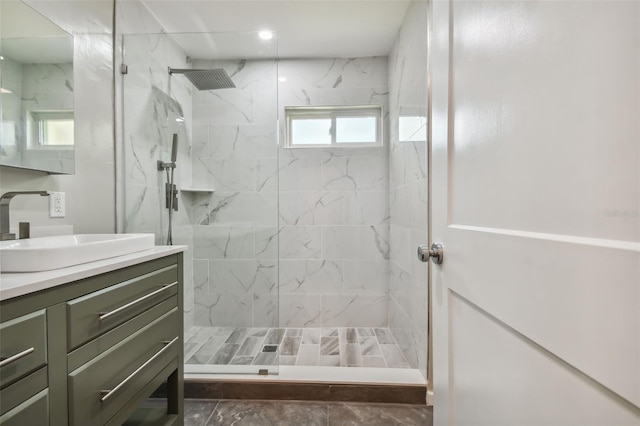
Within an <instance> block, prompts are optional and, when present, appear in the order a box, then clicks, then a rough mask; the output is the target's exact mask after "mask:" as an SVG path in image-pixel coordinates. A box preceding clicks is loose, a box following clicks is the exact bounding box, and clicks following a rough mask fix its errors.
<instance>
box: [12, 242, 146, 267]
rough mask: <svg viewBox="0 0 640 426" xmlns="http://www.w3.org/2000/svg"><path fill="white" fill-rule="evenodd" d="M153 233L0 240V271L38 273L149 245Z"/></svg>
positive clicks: (113, 255)
mask: <svg viewBox="0 0 640 426" xmlns="http://www.w3.org/2000/svg"><path fill="white" fill-rule="evenodd" d="M154 245H155V236H154V235H153V234H79V235H60V236H56V237H43V238H30V239H26V240H13V241H0V271H2V272H38V271H48V270H51V269H58V268H66V267H67V266H73V265H79V264H81V263H87V262H93V261H94V260H101V259H108V258H110V257H116V256H122V255H125V254H129V253H135V252H137V251H143V250H148V249H151V248H153V246H154Z"/></svg>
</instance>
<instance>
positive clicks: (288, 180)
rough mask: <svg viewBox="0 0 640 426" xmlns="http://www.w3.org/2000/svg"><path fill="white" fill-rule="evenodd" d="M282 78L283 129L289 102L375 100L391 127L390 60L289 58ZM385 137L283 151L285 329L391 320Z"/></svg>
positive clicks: (376, 324)
mask: <svg viewBox="0 0 640 426" xmlns="http://www.w3.org/2000/svg"><path fill="white" fill-rule="evenodd" d="M278 77H279V78H281V79H283V78H286V81H284V82H281V83H280V84H279V85H278V113H279V118H280V120H279V122H280V123H281V125H282V124H283V123H284V122H285V121H284V108H285V107H287V106H341V105H365V104H376V105H382V107H383V113H384V122H383V123H384V128H385V129H386V127H387V126H386V121H387V118H388V92H389V90H388V77H387V58H386V57H366V58H350V59H341V58H337V59H306V60H305V59H301V60H281V61H279V63H278ZM280 131H281V133H280V134H284V132H283V129H280ZM384 139H385V143H384V146H383V147H380V148H338V149H317V148H287V149H284V148H281V149H280V152H279V156H280V164H279V179H280V180H279V188H280V196H279V201H280V217H279V224H280V293H281V299H280V300H281V305H280V311H281V326H283V327H349V326H352V327H386V326H387V324H388V302H389V298H388V294H387V293H388V281H389V255H390V238H389V192H388V191H389V178H388V176H389V171H388V170H389V169H388V161H389V160H388V138H387V136H386V131H385V138H384Z"/></svg>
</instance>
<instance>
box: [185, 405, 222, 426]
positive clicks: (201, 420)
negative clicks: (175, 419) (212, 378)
mask: <svg viewBox="0 0 640 426" xmlns="http://www.w3.org/2000/svg"><path fill="white" fill-rule="evenodd" d="M216 405H218V401H215V400H210V401H203V400H189V399H185V400H184V426H202V425H205V424H206V423H207V420H209V417H211V413H213V409H214V408H216Z"/></svg>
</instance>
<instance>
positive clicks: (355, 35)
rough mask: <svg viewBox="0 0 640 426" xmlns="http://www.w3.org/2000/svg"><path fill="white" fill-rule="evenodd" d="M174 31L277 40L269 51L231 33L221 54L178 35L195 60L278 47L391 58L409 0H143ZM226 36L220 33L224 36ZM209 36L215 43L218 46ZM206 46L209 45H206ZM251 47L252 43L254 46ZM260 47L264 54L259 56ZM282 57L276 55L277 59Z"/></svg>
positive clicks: (314, 54) (306, 53) (294, 53)
mask: <svg viewBox="0 0 640 426" xmlns="http://www.w3.org/2000/svg"><path fill="white" fill-rule="evenodd" d="M143 1H144V3H145V4H146V6H147V7H148V9H149V10H150V11H151V13H153V14H154V15H155V17H156V18H157V19H158V21H159V22H160V24H161V25H162V26H163V27H164V28H165V30H166V31H167V32H168V33H203V32H207V33H209V32H216V33H221V32H222V33H227V32H233V33H239V32H255V31H260V30H271V31H275V32H276V33H277V43H274V42H272V43H271V46H272V47H271V48H269V49H264V48H261V47H260V45H259V44H258V43H259V41H258V39H257V38H256V37H254V36H252V37H253V39H252V40H256V41H255V43H254V42H250V43H249V42H248V38H247V35H246V34H245V35H243V36H238V37H237V42H236V41H235V39H234V37H233V36H229V35H227V36H226V40H225V42H224V43H217V52H216V53H215V54H212V55H211V56H210V57H205V56H203V54H205V52H206V51H207V49H206V46H204V45H202V44H199V43H196V42H194V41H193V40H191V42H190V43H186V42H185V41H184V40H186V39H187V38H185V37H183V38H182V40H183V41H181V39H180V38H178V39H177V41H178V43H180V44H181V45H182V46H183V47H184V48H185V49H186V53H187V54H188V55H189V56H191V57H193V58H205V59H212V58H213V57H215V58H224V57H231V55H233V56H234V57H236V58H237V57H244V58H251V57H255V56H258V57H264V56H265V55H266V54H267V53H265V52H271V53H269V54H273V53H274V52H273V49H274V48H275V46H276V45H277V57H279V58H335V57H343V58H349V57H359V56H385V55H387V54H388V53H389V51H390V50H391V48H392V46H393V43H394V41H395V39H396V37H397V34H398V31H399V29H400V25H402V21H403V19H404V15H405V13H406V10H407V7H408V5H409V3H410V1H409V0H331V1H325V0H282V1H274V0H260V1H255V0H254V1H245V0H232V1H229V0H207V1H202V0H200V1H193V0H169V1H168V0H143ZM219 37H221V36H218V37H216V36H214V37H213V38H215V39H218V38H219ZM212 40H213V39H212V37H209V46H212V43H213V41H212ZM205 44H206V43H205ZM249 45H251V46H249ZM256 49H257V50H258V51H260V52H262V53H259V54H256ZM274 56H276V55H273V56H272V57H274Z"/></svg>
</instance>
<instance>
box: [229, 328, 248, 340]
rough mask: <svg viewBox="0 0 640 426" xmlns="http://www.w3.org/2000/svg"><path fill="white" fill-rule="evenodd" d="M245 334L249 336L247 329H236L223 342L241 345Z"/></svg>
mask: <svg viewBox="0 0 640 426" xmlns="http://www.w3.org/2000/svg"><path fill="white" fill-rule="evenodd" d="M247 334H249V329H247V328H236V329H235V330H233V332H232V333H231V334H230V335H229V337H228V338H227V340H225V343H242V341H243V340H244V338H245V337H247Z"/></svg>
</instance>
